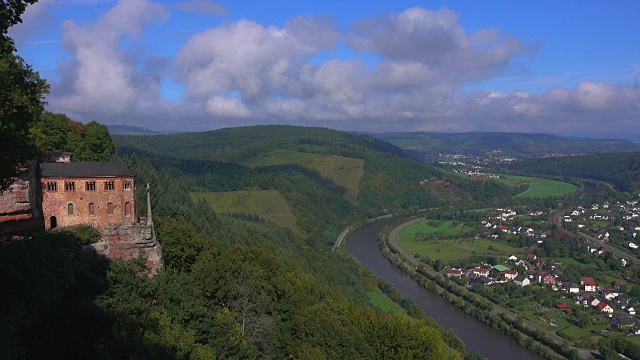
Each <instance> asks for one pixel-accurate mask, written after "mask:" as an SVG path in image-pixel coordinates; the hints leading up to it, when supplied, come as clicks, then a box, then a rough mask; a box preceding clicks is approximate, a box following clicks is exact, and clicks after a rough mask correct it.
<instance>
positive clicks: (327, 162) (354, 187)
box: [243, 149, 364, 204]
mask: <svg viewBox="0 0 640 360" xmlns="http://www.w3.org/2000/svg"><path fill="white" fill-rule="evenodd" d="M243 164H244V165H248V166H271V165H289V164H292V165H300V166H303V167H305V168H307V169H310V170H313V171H315V172H317V173H318V174H320V176H321V177H323V178H325V179H329V180H331V181H332V182H333V183H334V184H336V185H338V186H339V187H341V188H343V189H345V192H344V194H343V197H344V198H345V199H347V200H349V201H350V202H352V203H354V204H355V202H356V199H357V197H358V185H359V184H360V177H362V174H363V173H364V159H354V158H348V157H343V156H337V155H323V154H309V153H303V152H298V151H292V150H284V149H280V150H275V151H271V152H268V153H265V154H262V155H259V156H257V157H255V158H253V159H251V160H249V161H245V162H244V163H243Z"/></svg>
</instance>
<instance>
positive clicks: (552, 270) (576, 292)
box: [441, 200, 640, 340]
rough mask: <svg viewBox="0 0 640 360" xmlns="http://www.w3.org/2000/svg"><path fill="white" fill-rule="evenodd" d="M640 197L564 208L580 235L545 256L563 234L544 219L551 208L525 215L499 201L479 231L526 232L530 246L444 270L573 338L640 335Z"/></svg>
mask: <svg viewBox="0 0 640 360" xmlns="http://www.w3.org/2000/svg"><path fill="white" fill-rule="evenodd" d="M637 203H638V201H635V200H628V201H627V200H625V201H616V202H613V203H611V202H603V203H602V204H591V205H589V206H585V205H580V206H577V207H576V208H575V209H570V210H568V211H566V213H564V214H560V215H561V216H560V218H561V220H562V225H563V227H564V229H565V230H568V231H572V232H575V234H578V235H579V236H580V238H579V240H578V241H577V242H576V244H575V246H574V248H573V250H572V251H571V253H568V252H567V251H564V250H563V252H562V253H558V252H557V251H555V254H556V255H558V256H557V257H556V256H545V255H547V254H545V252H544V251H543V249H549V248H554V247H557V244H558V243H560V242H561V241H563V240H561V239H558V231H553V230H554V226H553V225H552V224H550V223H549V222H545V221H541V220H540V219H544V218H548V216H549V214H550V211H549V210H533V211H527V212H524V213H523V214H518V212H517V210H516V209H514V208H508V207H505V208H496V209H494V213H493V214H492V215H490V216H487V217H485V218H483V219H482V220H481V221H480V222H479V224H477V227H476V228H477V229H478V230H480V231H481V235H480V236H482V237H487V238H490V239H492V240H494V241H501V242H508V241H511V242H515V241H516V240H515V239H520V240H519V243H520V244H526V245H527V246H526V247H524V249H528V250H529V252H527V253H523V254H521V255H519V256H518V255H515V254H510V255H508V256H507V255H505V256H504V257H501V258H498V259H497V260H498V261H495V260H494V261H493V264H491V263H489V262H480V263H476V264H468V265H467V266H453V265H452V264H449V265H446V266H444V267H442V268H441V273H442V272H443V273H444V274H446V277H447V278H449V279H451V280H455V281H457V282H458V283H460V284H461V285H465V286H466V287H467V288H468V289H469V290H472V291H474V292H478V293H480V294H481V295H483V296H485V297H487V298H489V299H490V300H492V301H494V302H496V303H498V304H501V305H506V306H507V307H510V308H512V310H513V311H514V312H515V313H520V314H521V315H523V316H524V317H525V318H528V319H530V320H538V321H539V322H540V324H541V325H542V326H545V327H547V329H548V330H554V328H555V330H557V332H558V334H559V335H561V336H564V337H566V338H567V339H570V340H577V339H580V338H587V337H588V334H592V335H593V334H600V333H603V332H613V331H619V332H623V333H625V334H627V336H633V335H640V320H639V319H638V318H637V317H636V316H635V315H636V308H638V306H639V304H640V303H639V300H640V287H638V286H637V285H634V283H636V284H637V276H636V275H637V273H634V272H635V271H636V270H637V269H636V270H633V269H632V268H631V264H629V262H630V259H632V258H633V257H635V255H634V252H637V249H638V247H637V245H636V242H634V241H635V239H636V237H637V235H638V233H639V232H640V226H639V225H638V224H637V223H636V222H635V221H636V220H637V219H638V218H639V217H640V208H639V207H638V206H637ZM522 218H526V219H529V220H530V221H529V222H528V223H527V224H525V225H522V223H523V221H522V220H520V221H518V220H519V219H522ZM536 219H537V220H538V221H536ZM516 223H517V225H516ZM529 224H537V226H536V227H539V228H534V226H532V225H529ZM555 230H557V229H555ZM523 238H524V239H525V240H524V242H523V241H522V239H523ZM603 243H608V244H611V245H615V246H617V247H618V248H619V249H620V250H624V251H625V252H626V254H627V255H628V257H627V258H626V259H625V258H624V257H622V256H619V255H618V254H614V253H613V252H611V251H608V250H607V249H608V248H609V247H605V246H606V245H604V246H603V245H602V244H603ZM548 255H552V254H548ZM616 270H617V271H616ZM623 270H624V271H623ZM631 274H633V276H630V275H631ZM518 289H522V290H518ZM563 332H564V333H563ZM576 334H579V335H576Z"/></svg>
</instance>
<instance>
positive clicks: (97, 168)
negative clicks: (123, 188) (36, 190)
mask: <svg viewBox="0 0 640 360" xmlns="http://www.w3.org/2000/svg"><path fill="white" fill-rule="evenodd" d="M40 171H41V176H42V177H43V178H52V177H77V178H87V177H117V176H136V173H135V172H133V171H131V170H129V169H127V168H126V167H124V166H121V165H118V164H116V163H112V162H71V163H43V164H40Z"/></svg>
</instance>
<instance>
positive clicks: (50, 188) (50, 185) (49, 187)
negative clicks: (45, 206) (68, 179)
mask: <svg viewBox="0 0 640 360" xmlns="http://www.w3.org/2000/svg"><path fill="white" fill-rule="evenodd" d="M47 191H58V183H57V182H55V181H48V182H47Z"/></svg>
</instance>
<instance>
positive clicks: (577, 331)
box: [558, 325, 592, 341]
mask: <svg viewBox="0 0 640 360" xmlns="http://www.w3.org/2000/svg"><path fill="white" fill-rule="evenodd" d="M558 335H561V336H564V337H566V338H567V339H569V340H571V341H576V340H579V339H582V338H583V337H587V336H591V335H592V334H591V332H590V331H589V330H585V329H582V328H579V327H577V326H574V325H571V326H569V327H567V328H565V329H562V330H560V331H558Z"/></svg>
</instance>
